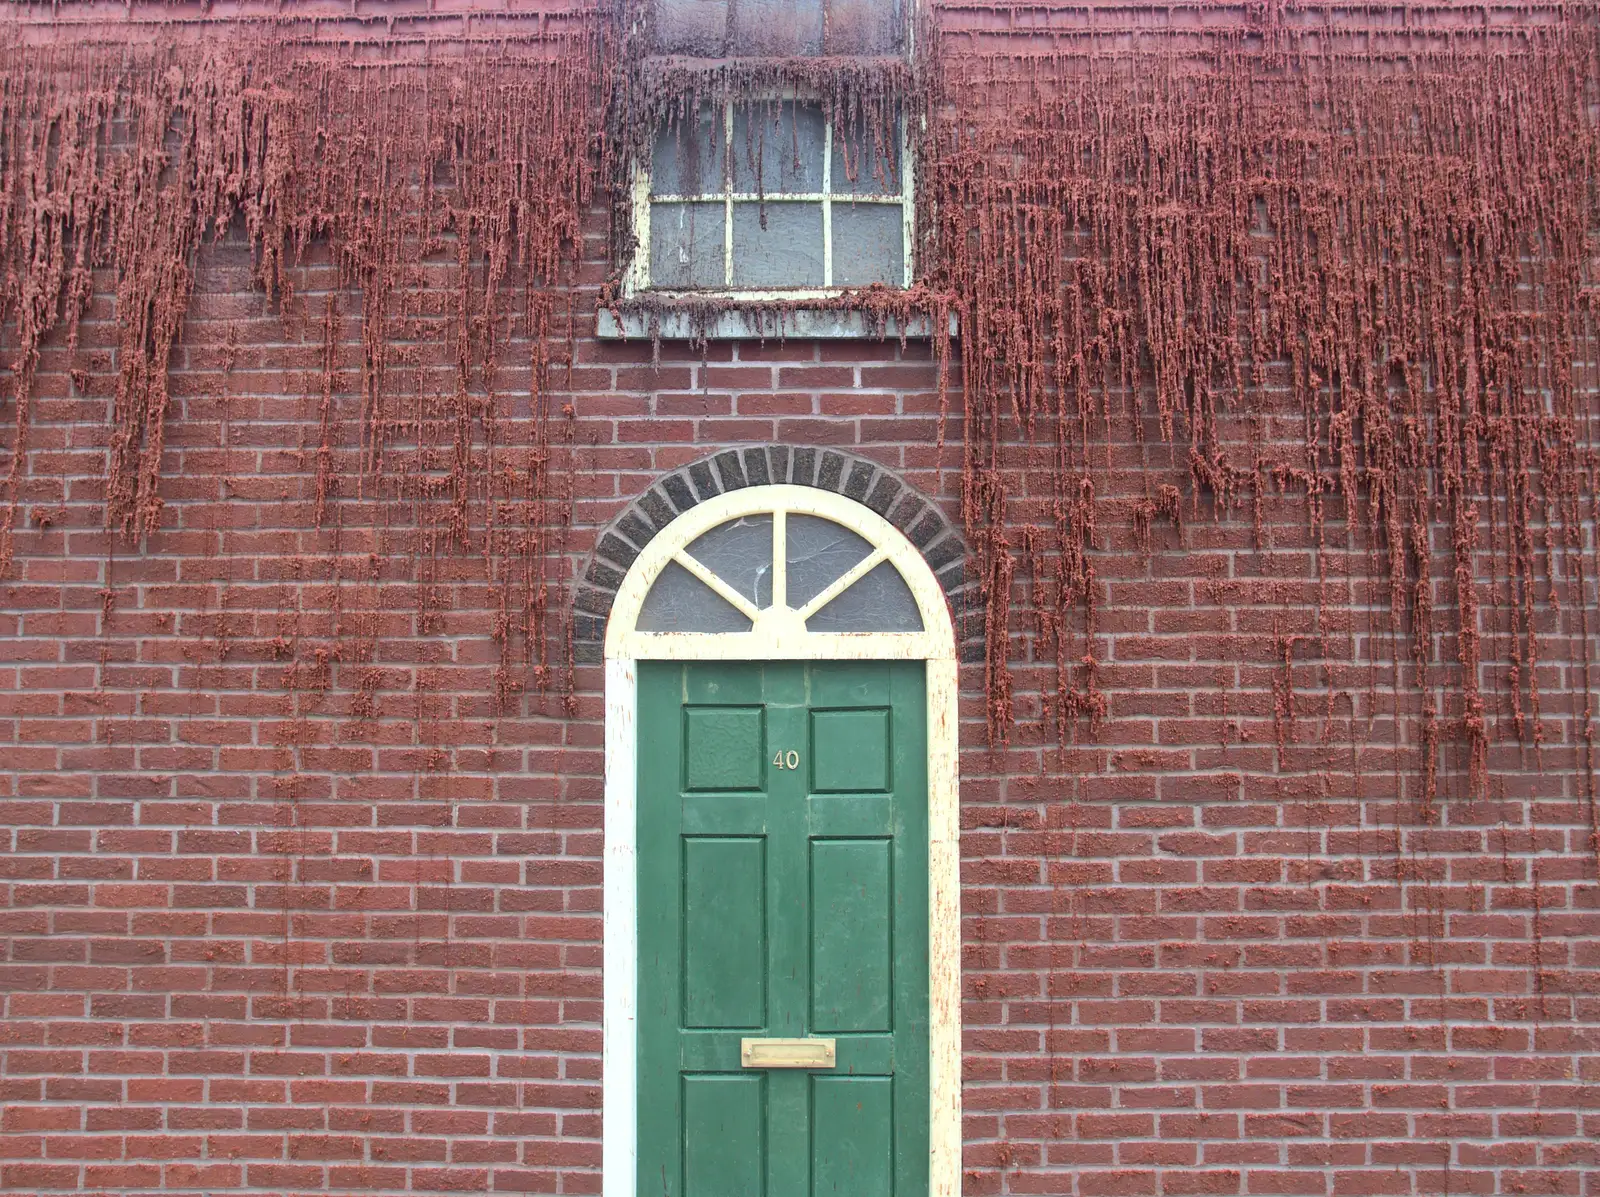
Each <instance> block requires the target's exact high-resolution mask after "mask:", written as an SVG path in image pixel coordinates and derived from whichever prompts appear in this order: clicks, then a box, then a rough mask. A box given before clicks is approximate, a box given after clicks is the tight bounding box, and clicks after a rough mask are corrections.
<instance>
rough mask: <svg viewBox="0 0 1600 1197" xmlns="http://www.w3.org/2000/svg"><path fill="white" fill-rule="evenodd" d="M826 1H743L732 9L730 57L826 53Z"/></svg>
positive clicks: (794, 55)
mask: <svg viewBox="0 0 1600 1197" xmlns="http://www.w3.org/2000/svg"><path fill="white" fill-rule="evenodd" d="M823 7H824V4H823V0H739V3H738V4H730V5H728V26H729V28H728V53H729V54H730V55H732V56H735V57H746V58H768V57H776V58H787V57H795V58H803V57H809V56H811V55H814V54H821V53H822V27H823V19H824V18H823Z"/></svg>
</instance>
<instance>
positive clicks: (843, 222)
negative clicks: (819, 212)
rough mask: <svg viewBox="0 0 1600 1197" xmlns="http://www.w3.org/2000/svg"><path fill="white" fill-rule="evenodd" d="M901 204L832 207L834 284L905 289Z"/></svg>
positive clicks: (903, 234) (839, 285)
mask: <svg viewBox="0 0 1600 1197" xmlns="http://www.w3.org/2000/svg"><path fill="white" fill-rule="evenodd" d="M901 213H902V209H901V207H900V205H898V204H848V203H839V202H837V201H836V202H835V203H834V205H833V282H834V285H835V286H837V287H865V286H866V285H867V284H868V283H888V284H889V285H890V286H891V287H903V286H905V285H906V254H905V228H904V225H903V217H902V215H901Z"/></svg>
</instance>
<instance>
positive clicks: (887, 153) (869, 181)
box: [828, 121, 900, 195]
mask: <svg viewBox="0 0 1600 1197" xmlns="http://www.w3.org/2000/svg"><path fill="white" fill-rule="evenodd" d="M898 138H899V130H897V129H873V128H872V127H871V126H870V125H868V124H865V123H860V122H855V121H846V122H845V128H843V129H834V131H833V163H832V165H831V166H830V167H829V171H830V178H829V180H828V182H829V188H830V190H831V191H832V193H833V194H834V195H898V194H899V193H900V148H899V146H898V144H896V143H897V140H898ZM880 142H881V143H882V144H880Z"/></svg>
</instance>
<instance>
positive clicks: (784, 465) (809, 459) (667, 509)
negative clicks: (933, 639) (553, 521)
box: [573, 445, 983, 664]
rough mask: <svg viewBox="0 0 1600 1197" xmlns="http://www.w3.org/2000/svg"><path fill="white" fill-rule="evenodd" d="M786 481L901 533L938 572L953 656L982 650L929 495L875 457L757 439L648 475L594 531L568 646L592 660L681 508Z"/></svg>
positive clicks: (975, 606) (952, 533)
mask: <svg viewBox="0 0 1600 1197" xmlns="http://www.w3.org/2000/svg"><path fill="white" fill-rule="evenodd" d="M772 483H790V484H792V485H795V486H811V487H815V488H817V489H819V490H826V491H832V492H833V493H835V494H838V495H842V496H844V497H845V498H847V499H853V500H855V501H856V502H857V503H860V504H862V505H863V506H865V507H868V508H870V509H871V510H873V511H875V512H877V513H878V514H879V515H881V516H883V518H884V519H886V520H888V521H889V522H890V523H891V524H893V525H894V526H895V527H897V528H899V529H900V530H901V531H902V532H904V533H905V535H906V538H907V539H908V540H910V541H911V543H912V544H914V545H915V546H916V547H917V551H918V552H919V553H921V554H922V558H923V560H924V561H926V562H927V563H928V567H929V568H930V569H932V570H933V572H934V575H935V576H936V577H937V578H938V579H939V585H940V586H941V587H942V588H943V589H944V593H945V597H946V598H947V599H949V601H950V607H951V612H952V614H953V616H954V620H955V628H956V641H957V652H958V653H959V654H960V657H961V659H962V660H964V661H966V660H979V659H981V658H982V654H983V615H982V601H981V597H980V595H979V593H978V583H977V578H976V577H975V576H974V575H973V574H972V572H971V571H970V570H969V569H968V568H967V547H966V545H965V543H964V542H963V541H962V539H961V535H960V533H959V532H958V531H956V529H955V528H954V527H952V526H951V524H950V521H949V520H947V519H946V518H945V516H944V513H943V512H941V511H940V510H939V508H938V507H937V506H935V505H934V504H933V503H932V502H931V501H929V500H928V499H927V498H926V497H925V496H924V495H922V494H920V493H919V492H918V491H917V490H916V489H915V488H914V487H912V486H910V485H908V484H907V483H906V482H904V481H903V480H902V479H900V478H899V477H897V476H896V475H895V473H894V472H893V471H892V470H888V469H886V468H884V467H883V466H881V465H879V464H878V463H877V462H875V461H869V460H868V459H866V458H864V457H857V456H856V455H854V454H852V453H845V452H843V451H841V450H838V449H822V448H811V447H806V446H801V447H797V448H796V447H790V446H788V445H760V446H754V447H748V448H739V449H724V450H720V451H719V452H716V453H712V454H710V455H709V456H706V457H703V458H701V459H700V460H699V461H695V462H691V463H690V464H688V465H686V466H682V467H680V468H678V469H676V470H672V471H670V472H668V473H666V474H663V475H662V476H661V477H659V478H657V479H656V480H655V481H654V482H653V483H651V484H650V486H649V487H648V488H647V489H646V490H645V491H644V492H643V493H642V494H640V495H639V496H638V497H637V498H635V499H634V500H633V502H631V503H630V504H628V506H627V507H626V508H625V509H624V510H623V512H622V514H620V515H619V516H617V518H616V519H614V520H613V521H612V522H611V523H610V524H609V525H608V526H607V527H606V528H605V529H604V530H603V531H602V532H601V533H600V536H599V538H598V540H597V541H596V543H595V548H594V551H593V552H592V553H590V555H589V559H588V561H587V562H586V563H585V566H584V571H583V576H582V579H581V580H580V582H579V585H578V593H577V597H576V600H575V604H576V608H577V610H576V613H575V619H574V622H573V650H574V655H575V657H576V658H577V660H578V661H579V662H582V663H591V664H592V663H596V662H598V661H600V660H601V658H602V656H603V650H604V646H605V638H606V621H607V620H608V619H609V618H610V615H611V606H612V603H613V601H614V600H615V599H616V595H617V588H618V587H620V586H621V585H622V579H623V576H624V575H625V574H626V573H627V572H628V567H629V566H630V565H632V564H633V561H634V559H635V558H636V557H637V556H638V555H639V550H640V549H642V548H644V546H645V545H647V544H649V543H650V541H652V540H653V539H655V536H656V534H657V533H658V532H660V531H661V530H662V529H664V528H665V527H666V526H667V525H668V524H670V523H671V522H672V521H673V520H675V519H677V518H678V516H680V515H682V514H683V513H684V512H686V511H688V510H690V509H691V508H693V507H696V506H698V505H699V504H701V503H703V502H705V501H706V500H707V499H712V498H715V497H716V496H717V495H720V494H725V493H726V492H728V491H734V490H742V489H744V488H745V487H748V486H766V485H769V484H772Z"/></svg>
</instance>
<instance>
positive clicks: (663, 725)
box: [638, 661, 928, 1197]
mask: <svg viewBox="0 0 1600 1197" xmlns="http://www.w3.org/2000/svg"><path fill="white" fill-rule="evenodd" d="M926 719H927V717H926V702H925V699H924V691H923V667H922V664H921V663H920V662H870V663H857V662H848V663H846V662H838V663H833V662H830V663H815V664H811V663H804V662H788V661H785V662H768V663H761V664H756V663H738V664H724V663H716V664H693V665H678V664H667V663H663V662H644V663H641V665H640V667H639V794H638V801H639V828H638V830H639V841H638V842H639V1057H638V1069H639V1074H638V1075H639V1190H638V1191H639V1194H640V1197H926V1193H927V1189H928V921H927V920H928V837H927V789H928V787H927V731H926ZM771 1037H788V1038H798V1037H827V1038H832V1039H833V1040H834V1043H835V1045H836V1057H835V1065H834V1067H832V1068H827V1069H806V1070H799V1069H764V1068H747V1067H742V1066H741V1063H740V1043H741V1040H743V1039H746V1038H756V1039H761V1038H771Z"/></svg>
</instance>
